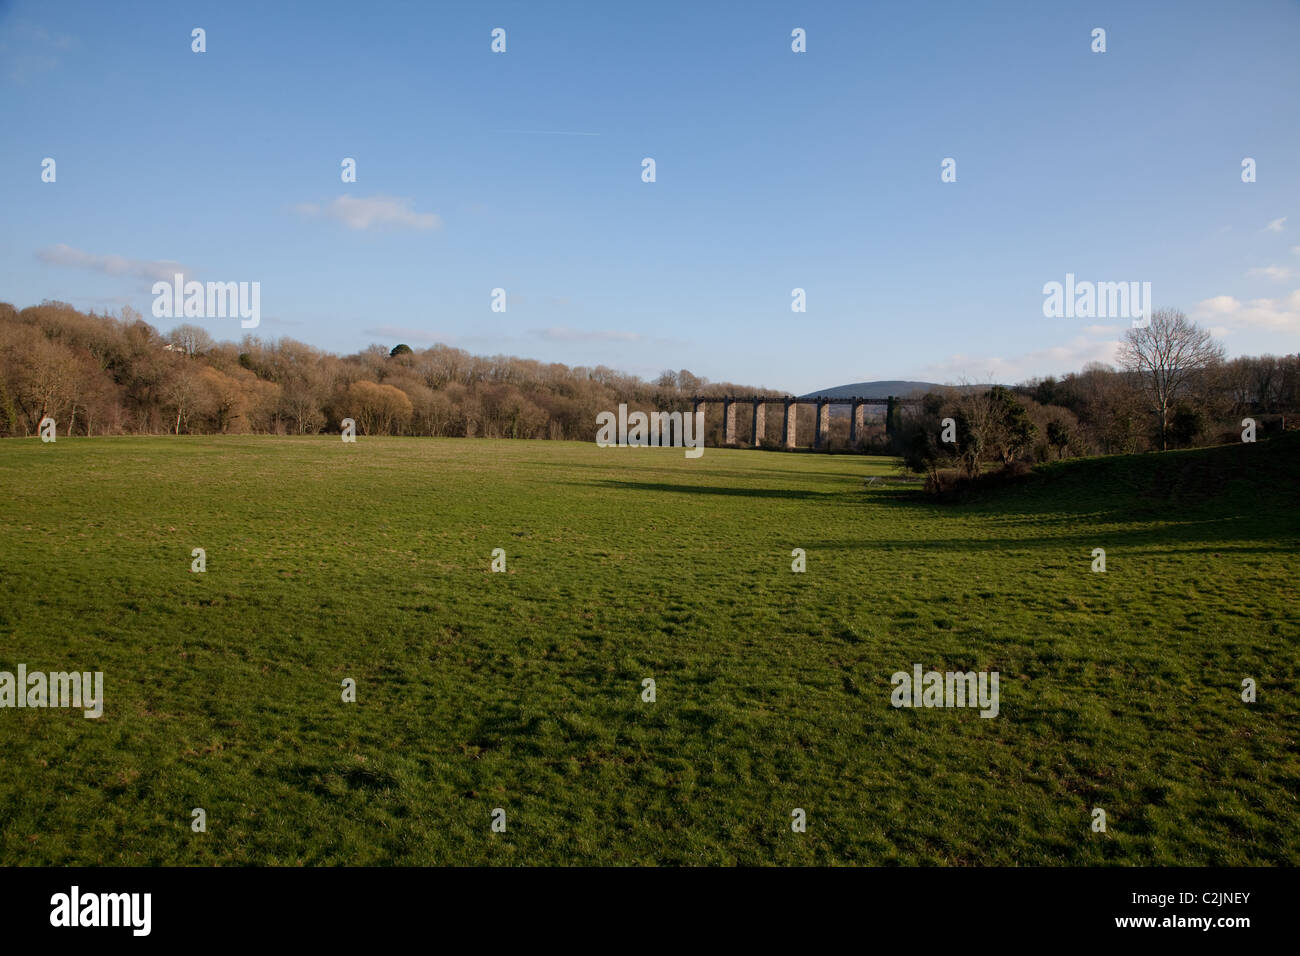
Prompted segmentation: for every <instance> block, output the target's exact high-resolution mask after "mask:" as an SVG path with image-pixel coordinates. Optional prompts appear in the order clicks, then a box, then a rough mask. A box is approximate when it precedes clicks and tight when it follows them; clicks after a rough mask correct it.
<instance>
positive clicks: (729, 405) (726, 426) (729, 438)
mask: <svg viewBox="0 0 1300 956" xmlns="http://www.w3.org/2000/svg"><path fill="white" fill-rule="evenodd" d="M722 444H724V445H734V444H736V403H735V402H734V401H733V400H732V399H730V398H724V399H723V400H722Z"/></svg>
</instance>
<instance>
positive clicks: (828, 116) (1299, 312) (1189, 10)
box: [0, 0, 1300, 393]
mask: <svg viewBox="0 0 1300 956" xmlns="http://www.w3.org/2000/svg"><path fill="white" fill-rule="evenodd" d="M194 27H202V28H204V29H205V30H206V34H207V52H205V53H202V54H197V53H193V52H192V51H191V48H190V47H191V30H192V29H193V28H194ZM496 27H501V28H503V29H505V30H506V44H507V46H506V52H505V53H504V54H494V53H493V52H492V51H491V49H490V44H491V36H490V34H491V31H492V29H493V28H496ZM795 27H801V28H803V29H804V30H806V32H807V47H808V49H807V52H806V53H803V54H796V53H793V52H792V51H791V49H790V44H791V39H790V33H791V30H792V29H794V28H795ZM1095 27H1102V28H1104V29H1105V30H1106V31H1107V36H1106V41H1107V50H1106V52H1105V53H1093V52H1092V51H1091V49H1090V46H1091V42H1092V41H1091V32H1092V30H1093V28H1095ZM1298 41H1300V3H1296V2H1292V0H1285V2H1284V0H1259V2H1253V0H1243V2H1239V3H1231V4H1229V3H1201V2H1186V0H1184V2H1176V3H1132V2H1122V3H1068V2H1052V3H1042V2H1023V3H969V2H953V3H927V2H897V3H891V2H872V3H865V2H862V3H817V4H808V3H750V2H746V3H741V2H734V3H707V2H695V3H689V2H688V3H669V2H656V3H653V4H632V3H567V2H554V3H545V4H541V3H535V2H527V3H518V4H492V3H468V2H467V3H437V4H435V3H425V2H416V3H383V2H374V3H338V4H336V3H329V2H319V3H313V4H309V5H308V4H303V5H298V6H296V7H291V6H290V5H289V4H267V3H245V2H239V0H235V2H221V3H188V4H166V3H158V4H150V3H138V4H105V3H101V2H93V3H92V2H87V3H57V2H44V3H41V2H25V0H19V2H7V0H0V121H2V127H0V128H3V130H4V145H3V147H2V148H0V224H2V228H0V300H7V301H11V302H13V303H14V304H16V305H18V306H20V307H21V306H25V305H31V304H35V303H37V302H39V301H40V300H42V299H45V298H57V299H62V300H65V301H68V302H71V303H73V304H74V305H77V306H78V307H81V308H94V309H96V310H99V311H103V310H105V309H111V310H114V311H116V310H118V309H120V308H121V307H122V306H123V305H131V306H133V307H134V308H136V309H138V310H139V311H141V312H142V313H144V315H145V318H146V319H148V320H149V321H151V322H154V324H156V325H158V326H159V327H161V328H163V329H164V330H165V329H167V328H170V327H171V326H173V325H174V324H176V322H175V321H173V320H168V319H157V320H155V319H153V318H152V317H151V315H150V307H151V304H152V301H153V296H152V295H151V294H150V287H151V285H152V282H153V281H154V279H153V277H154V275H155V274H170V269H169V267H168V266H167V265H166V263H168V262H178V263H181V264H183V266H184V267H185V272H186V274H187V277H189V278H196V279H199V280H201V281H205V280H221V281H258V282H260V283H261V301H262V314H263V319H262V324H261V326H260V328H258V329H257V330H256V334H259V335H261V336H262V337H264V338H275V337H280V336H288V337H292V338H295V339H300V340H302V341H306V342H310V343H312V344H314V345H318V346H321V347H324V348H328V349H330V350H332V351H337V352H341V353H346V352H352V351H356V350H358V349H361V348H364V347H365V346H366V345H368V344H370V343H372V342H380V343H382V344H384V345H386V346H389V347H391V346H392V345H394V344H396V343H397V342H399V341H400V342H407V343H408V344H410V345H412V346H414V347H423V346H425V345H428V344H431V343H432V342H434V341H442V342H447V343H448V344H451V345H455V346H458V347H461V348H465V349H467V350H469V351H472V352H475V353H485V354H496V353H506V354H516V355H524V356H528V357H532V358H538V359H542V360H546V361H559V362H564V363H566V364H571V365H579V364H581V365H594V364H605V365H609V366H612V367H615V368H620V369H624V370H627V371H631V372H634V373H637V374H640V375H643V376H646V377H653V376H654V375H655V374H657V372H659V371H660V370H662V369H665V368H673V369H678V368H689V369H691V370H692V371H693V372H695V373H696V374H698V375H703V376H706V377H708V378H709V379H712V380H715V381H734V382H742V383H746V384H751V385H761V386H768V387H772V388H782V389H788V390H790V391H793V392H800V393H802V392H806V391H810V390H813V389H815V388H820V387H824V386H831V385H837V384H841V383H846V382H854V381H863V380H872V379H885V378H915V379H928V380H936V381H957V380H959V379H961V378H963V377H964V378H968V379H981V380H982V379H985V378H986V377H987V376H989V375H992V377H994V378H998V379H1001V380H1020V379H1023V378H1026V377H1028V376H1030V375H1036V374H1048V373H1060V372H1063V371H1067V370H1070V369H1078V368H1081V367H1082V365H1083V364H1084V363H1085V362H1088V361H1093V360H1101V361H1105V360H1107V359H1109V358H1110V356H1111V354H1112V351H1113V348H1114V344H1115V343H1116V342H1117V341H1118V339H1119V337H1120V336H1121V335H1122V333H1123V330H1124V329H1125V328H1126V327H1127V325H1128V323H1127V322H1126V321H1125V322H1121V321H1115V320H1110V321H1109V322H1107V321H1104V320H1095V321H1089V320H1086V319H1048V318H1045V317H1044V316H1043V312H1042V305H1043V292H1042V287H1043V285H1044V283H1047V282H1051V281H1063V280H1064V277H1065V274H1066V273H1067V272H1071V273H1074V274H1075V275H1076V276H1078V277H1079V278H1080V279H1090V280H1094V281H1129V280H1136V281H1149V282H1151V284H1152V289H1153V294H1154V300H1155V305H1156V306H1157V307H1170V306H1172V307H1178V308H1181V309H1183V310H1184V311H1185V312H1187V313H1188V314H1189V315H1190V316H1191V317H1192V318H1194V319H1196V320H1197V321H1199V322H1201V323H1202V324H1204V325H1206V326H1209V327H1212V328H1214V329H1215V330H1216V334H1218V335H1219V336H1220V337H1221V340H1222V342H1223V343H1224V345H1225V346H1226V347H1227V349H1228V351H1229V354H1232V355H1236V354H1257V353H1261V352H1273V353H1282V352H1293V351H1296V349H1297V341H1298V340H1300V203H1298V202H1297V200H1298V199H1300V175H1298V174H1300V108H1298V107H1300V42H1298ZM579 134H581V135H579ZM45 157H51V158H54V159H55V161H56V163H57V181H56V182H54V183H44V182H42V181H41V162H42V160H43V159H44V158H45ZM344 157H353V158H355V159H356V161H357V182H356V183H354V184H344V183H343V182H341V180H340V175H339V174H340V163H341V161H342V160H343V158H344ZM644 157H653V158H654V159H655V161H656V167H657V169H656V173H657V181H656V182H654V183H643V182H642V181H641V161H642V159H643V158H644ZM945 157H952V158H954V159H955V160H956V162H957V181H956V182H955V183H942V182H940V163H941V161H942V160H943V159H944V158H945ZM1244 157H1252V158H1254V159H1255V160H1256V162H1257V169H1258V173H1257V176H1258V178H1257V181H1256V182H1254V183H1249V184H1247V183H1243V182H1242V181H1241V161H1242V159H1243V158H1244ZM498 287H500V288H504V289H505V290H506V302H507V311H506V312H505V313H497V312H493V311H491V309H490V303H491V298H490V297H491V290H492V289H494V288H498ZM795 287H800V288H803V289H805V290H806V294H807V312H806V313H804V314H795V313H792V312H791V309H790V303H791V290H792V289H793V288H795ZM200 324H203V325H205V326H206V327H207V328H208V329H209V331H211V332H212V333H213V334H214V335H215V336H216V337H218V338H222V339H231V340H238V339H239V338H240V337H241V335H243V334H244V333H243V331H242V330H241V329H240V328H239V323H238V320H236V319H212V320H207V321H205V322H202V323H200Z"/></svg>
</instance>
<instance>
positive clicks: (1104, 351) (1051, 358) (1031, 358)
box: [916, 336, 1120, 383]
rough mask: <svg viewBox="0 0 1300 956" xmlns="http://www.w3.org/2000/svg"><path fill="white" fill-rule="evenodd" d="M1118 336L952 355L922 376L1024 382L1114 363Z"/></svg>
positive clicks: (930, 366)
mask: <svg viewBox="0 0 1300 956" xmlns="http://www.w3.org/2000/svg"><path fill="white" fill-rule="evenodd" d="M1119 344H1120V343H1119V339H1110V340H1107V341H1102V342H1098V341H1096V340H1093V339H1089V338H1087V337H1086V336H1078V337H1077V338H1075V339H1073V340H1072V341H1071V342H1069V343H1068V344H1066V345H1057V346H1052V347H1050V348H1046V349H1039V350H1037V351H1034V352H1026V353H1024V354H1023V355H1015V356H1009V357H1002V356H983V357H979V356H973V355H953V356H950V357H948V358H946V359H944V360H943V361H941V362H936V363H934V364H932V365H927V366H925V367H924V368H922V369H921V370H920V372H919V374H918V376H916V377H919V378H922V379H926V380H929V381H933V382H957V381H961V380H963V379H964V380H968V381H972V382H1003V383H1016V382H1023V381H1025V380H1026V379H1028V378H1033V377H1035V376H1039V375H1061V374H1064V373H1066V372H1077V371H1079V370H1080V369H1082V368H1083V367H1084V366H1085V365H1087V364H1088V363H1089V362H1105V363H1107V364H1109V365H1113V364H1115V361H1116V359H1115V353H1116V351H1117V350H1118V348H1119Z"/></svg>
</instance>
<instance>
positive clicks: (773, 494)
mask: <svg viewBox="0 0 1300 956" xmlns="http://www.w3.org/2000/svg"><path fill="white" fill-rule="evenodd" d="M567 484H572V485H583V486H586V487H596V488H616V489H619V490H621V491H665V492H672V493H680V494H688V495H723V496H726V497H733V498H791V499H795V500H831V499H842V498H843V497H844V492H843V491H797V490H794V489H791V488H744V487H740V488H738V487H733V486H730V485H683V484H668V483H667V482H662V481H617V480H615V479H613V478H609V479H606V480H604V481H578V482H567Z"/></svg>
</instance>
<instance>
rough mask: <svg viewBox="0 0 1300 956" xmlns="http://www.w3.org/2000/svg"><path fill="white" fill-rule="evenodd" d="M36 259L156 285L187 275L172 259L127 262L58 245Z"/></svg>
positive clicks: (122, 258)
mask: <svg viewBox="0 0 1300 956" xmlns="http://www.w3.org/2000/svg"><path fill="white" fill-rule="evenodd" d="M36 258H37V259H39V260H40V261H41V262H44V263H45V264H46V265H51V266H62V267H64V268H68V269H85V270H87V271H89V272H98V273H100V274H101V275H108V276H131V277H132V278H136V279H147V280H149V281H150V282H155V281H158V280H160V279H163V280H170V279H171V278H172V276H174V275H175V274H176V273H177V272H183V273H186V274H188V273H189V272H190V270H189V269H188V268H186V267H185V266H183V265H181V264H180V263H179V262H174V261H172V260H171V259H129V258H127V257H126V256H118V255H100V254H98V253H94V252H86V251H84V250H82V249H74V248H73V247H72V246H68V245H63V244H62V243H60V244H59V245H57V246H50V247H49V248H47V249H40V250H38V251H37V253H36Z"/></svg>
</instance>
